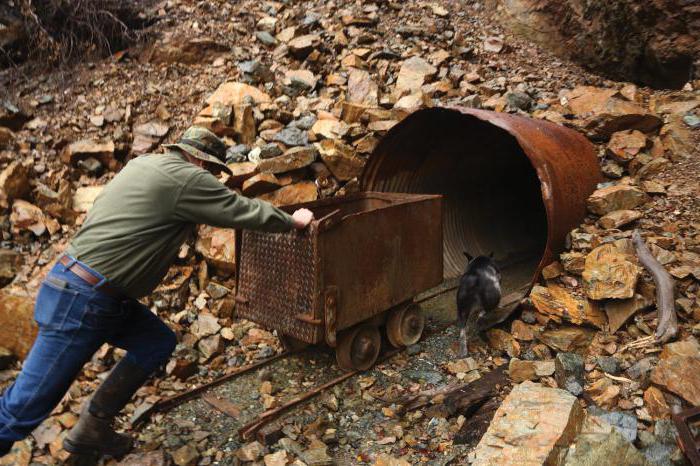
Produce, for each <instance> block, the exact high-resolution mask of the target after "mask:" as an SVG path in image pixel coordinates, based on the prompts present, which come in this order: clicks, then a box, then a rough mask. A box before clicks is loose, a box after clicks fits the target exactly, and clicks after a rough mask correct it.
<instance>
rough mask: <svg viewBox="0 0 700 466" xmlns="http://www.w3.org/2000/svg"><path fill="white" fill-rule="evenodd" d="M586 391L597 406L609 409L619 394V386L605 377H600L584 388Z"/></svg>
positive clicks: (615, 402) (614, 403)
mask: <svg viewBox="0 0 700 466" xmlns="http://www.w3.org/2000/svg"><path fill="white" fill-rule="evenodd" d="M586 393H588V394H589V395H590V396H591V398H592V399H593V401H595V403H596V404H597V405H598V406H601V407H603V408H608V409H610V408H613V407H614V406H615V405H616V404H617V400H618V398H619V396H620V387H619V386H617V385H615V384H614V383H613V381H612V380H610V379H608V378H607V377H602V378H600V379H598V380H596V381H595V382H593V383H592V384H591V385H590V386H589V387H588V388H586Z"/></svg>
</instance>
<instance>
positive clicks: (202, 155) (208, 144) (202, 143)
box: [163, 126, 230, 173]
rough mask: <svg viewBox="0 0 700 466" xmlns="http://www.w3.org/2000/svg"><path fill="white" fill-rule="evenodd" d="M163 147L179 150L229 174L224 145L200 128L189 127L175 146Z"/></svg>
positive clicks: (207, 131) (214, 136) (164, 145)
mask: <svg viewBox="0 0 700 466" xmlns="http://www.w3.org/2000/svg"><path fill="white" fill-rule="evenodd" d="M163 147H165V148H168V149H172V148H176V149H180V150H182V151H185V152H187V153H188V154H189V155H191V156H192V157H195V158H198V159H200V160H204V161H205V162H209V163H212V164H214V165H216V166H217V167H218V168H220V169H222V170H224V171H226V172H228V173H230V170H229V168H228V167H227V166H226V164H225V163H224V161H225V160H226V144H224V141H222V140H221V139H219V137H218V136H217V135H216V134H214V133H212V132H211V131H209V130H208V129H206V128H203V127H201V126H190V127H189V128H187V131H185V132H184V134H183V135H182V137H180V140H179V141H178V142H177V144H163Z"/></svg>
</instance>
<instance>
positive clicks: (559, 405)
mask: <svg viewBox="0 0 700 466" xmlns="http://www.w3.org/2000/svg"><path fill="white" fill-rule="evenodd" d="M583 420H584V411H583V409H582V408H581V405H580V404H579V402H578V400H577V399H576V397H575V396H573V395H572V394H571V393H569V392H567V391H565V390H561V389H558V388H549V387H544V386H542V385H540V384H536V383H532V382H529V381H526V382H523V383H521V384H520V385H517V386H516V387H515V388H513V390H512V391H511V392H510V394H509V395H508V396H507V397H506V399H505V400H503V404H502V405H501V406H500V407H499V408H498V410H497V411H496V414H495V415H494V417H493V421H492V422H491V425H490V426H489V429H488V430H487V431H486V433H485V434H484V436H483V437H482V438H481V441H480V442H479V445H477V447H476V450H475V451H474V455H475V459H474V462H472V466H486V465H489V466H496V465H512V464H528V465H530V464H531V465H535V464H559V463H558V462H556V459H557V458H560V457H562V456H563V455H564V454H565V452H566V448H567V447H568V446H569V444H570V443H571V442H572V441H573V440H574V438H575V437H576V436H577V435H578V433H579V431H580V430H581V426H582V424H583Z"/></svg>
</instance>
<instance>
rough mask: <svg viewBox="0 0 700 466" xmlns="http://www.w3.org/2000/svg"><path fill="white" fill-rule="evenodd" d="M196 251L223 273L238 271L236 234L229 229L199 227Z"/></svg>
mask: <svg viewBox="0 0 700 466" xmlns="http://www.w3.org/2000/svg"><path fill="white" fill-rule="evenodd" d="M195 249H196V250H197V252H199V253H200V254H201V255H202V256H204V259H206V261H207V263H209V264H211V265H213V266H214V267H215V268H216V269H217V270H219V271H221V272H222V273H225V274H229V273H233V272H235V270H236V232H235V230H232V229H229V228H216V227H212V226H208V225H201V226H200V227H199V231H198V235H197V242H196V243H195Z"/></svg>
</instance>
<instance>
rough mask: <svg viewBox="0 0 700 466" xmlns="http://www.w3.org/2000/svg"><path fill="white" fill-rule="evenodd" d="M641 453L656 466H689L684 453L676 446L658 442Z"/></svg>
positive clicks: (643, 449)
mask: <svg viewBox="0 0 700 466" xmlns="http://www.w3.org/2000/svg"><path fill="white" fill-rule="evenodd" d="M641 451H642V453H643V454H644V456H646V458H647V459H648V460H649V461H650V462H651V463H653V464H654V465H656V466H681V465H684V464H687V463H686V462H685V457H684V455H683V452H682V451H681V450H680V448H678V447H677V446H676V445H669V444H664V443H659V442H656V443H653V444H651V445H649V446H647V447H644V448H642V450H641Z"/></svg>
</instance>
